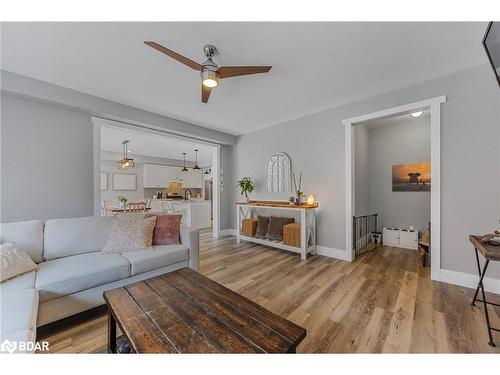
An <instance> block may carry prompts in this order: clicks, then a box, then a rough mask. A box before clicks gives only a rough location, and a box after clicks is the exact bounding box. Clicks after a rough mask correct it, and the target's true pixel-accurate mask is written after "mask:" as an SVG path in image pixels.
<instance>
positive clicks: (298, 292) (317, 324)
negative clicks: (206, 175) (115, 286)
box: [38, 231, 500, 353]
mask: <svg viewBox="0 0 500 375" xmlns="http://www.w3.org/2000/svg"><path fill="white" fill-rule="evenodd" d="M200 245H201V246H200V272H201V273H202V274H204V275H206V276H208V277H209V278H211V279H213V280H215V281H217V282H219V283H221V284H222V285H224V286H226V287H228V288H230V289H232V290H234V291H236V292H238V293H240V294H242V295H243V296H245V297H247V298H250V299H251V300H253V301H255V302H257V303H259V304H260V305H262V306H264V307H266V308H267V309H269V310H271V311H272V312H274V313H276V314H278V315H280V316H283V317H286V318H287V319H289V320H291V321H293V322H295V323H297V324H299V325H302V326H303V327H304V328H306V329H307V337H306V338H305V339H304V341H303V342H302V343H301V344H300V345H299V347H298V352H299V353H448V352H452V353H500V348H498V347H497V348H492V347H490V346H489V345H488V344H487V341H488V338H487V332H486V326H485V322H484V313H483V310H482V307H479V306H478V307H472V306H471V305H470V301H471V298H472V295H473V292H474V291H473V290H472V289H467V288H461V287H457V286H453V285H450V284H445V283H437V282H432V281H431V280H430V268H423V267H422V266H421V263H422V262H421V258H420V257H419V256H418V254H417V253H416V252H415V251H412V250H404V249H399V248H392V247H380V248H379V249H377V250H376V251H374V252H372V253H370V254H367V255H365V256H363V257H361V258H360V259H358V260H356V261H355V262H352V263H348V262H344V261H340V260H335V259H331V258H327V257H322V256H312V257H309V258H308V260H307V261H305V262H302V261H301V260H300V258H299V256H298V255H296V254H292V253H289V252H285V251H281V250H276V249H272V248H269V247H266V246H261V245H257V244H251V243H242V244H239V245H238V244H237V243H236V239H235V238H234V237H224V238H221V239H219V240H214V239H212V238H211V233H210V232H207V231H204V232H202V233H201V244H200ZM471 251H472V249H471ZM489 297H490V298H491V299H492V301H493V302H496V303H499V302H500V296H498V295H489ZM490 317H491V321H492V324H493V326H496V327H500V308H495V310H493V309H490ZM106 334H107V321H106V316H101V317H98V318H96V319H93V320H91V321H87V322H84V323H80V324H78V325H75V326H73V327H70V328H66V329H64V330H62V331H59V332H54V333H52V334H50V336H47V337H39V338H38V339H39V340H40V339H44V340H46V341H48V342H49V343H50V351H51V352H53V353H54V352H60V353H103V352H105V348H106V340H107V337H106ZM494 335H495V336H494V338H495V340H496V342H497V345H498V346H500V334H499V333H494Z"/></svg>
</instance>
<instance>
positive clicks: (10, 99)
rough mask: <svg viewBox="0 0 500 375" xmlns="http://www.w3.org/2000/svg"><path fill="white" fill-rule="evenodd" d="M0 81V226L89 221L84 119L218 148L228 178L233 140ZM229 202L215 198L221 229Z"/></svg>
mask: <svg viewBox="0 0 500 375" xmlns="http://www.w3.org/2000/svg"><path fill="white" fill-rule="evenodd" d="M1 78H2V87H1V94H2V95H1V100H2V103H1V109H2V115H1V116H2V117H1V120H2V122H1V129H0V131H1V146H2V150H1V155H2V160H1V167H2V172H1V173H2V176H1V177H2V181H1V188H2V191H1V204H2V206H1V210H0V211H1V212H0V217H1V221H2V222H11V221H19V220H30V219H42V220H43V219H49V218H64V217H77V216H88V215H93V213H94V198H93V195H94V176H93V163H94V155H93V124H92V122H91V116H98V117H102V118H107V119H111V120H121V121H125V122H128V123H131V124H137V125H153V126H155V127H159V128H163V129H165V131H168V132H171V133H175V134H182V135H186V136H189V137H191V138H193V139H203V140H212V141H214V142H217V143H220V144H222V147H221V166H222V167H223V168H224V173H225V175H226V176H227V179H228V180H229V181H231V179H232V171H231V168H232V161H231V160H225V159H224V158H231V157H232V146H231V144H233V143H235V142H236V137H235V136H233V135H230V134H226V133H223V132H219V131H215V130H211V129H207V128H203V127H200V126H197V125H193V124H189V123H186V122H183V121H178V120H175V119H171V118H168V117H165V116H160V115H157V114H155V113H151V112H147V111H143V110H140V109H137V108H133V107H129V106H126V105H123V104H120V103H115V102H111V101H109V100H105V99H102V98H98V97H95V96H92V95H87V94H84V93H81V92H78V91H74V90H70V89H67V88H64V87H61V86H56V85H52V84H50V83H47V82H42V81H39V80H35V79H32V78H29V77H24V76H21V75H17V74H14V73H10V72H6V71H4V70H2V71H1ZM229 185H231V183H229ZM98 194H100V192H98ZM99 196H100V195H99ZM228 196H231V191H225V192H223V193H222V194H221V217H222V219H221V229H227V228H229V225H230V220H229V217H230V213H229V210H230V208H231V204H230V203H229V200H230V199H229V198H228Z"/></svg>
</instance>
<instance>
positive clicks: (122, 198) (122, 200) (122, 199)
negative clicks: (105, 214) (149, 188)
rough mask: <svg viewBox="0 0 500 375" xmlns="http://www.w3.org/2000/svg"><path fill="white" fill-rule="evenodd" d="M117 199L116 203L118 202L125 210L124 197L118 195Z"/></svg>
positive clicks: (125, 200)
mask: <svg viewBox="0 0 500 375" xmlns="http://www.w3.org/2000/svg"><path fill="white" fill-rule="evenodd" d="M117 199H118V202H120V203H121V204H122V207H123V208H125V203H127V201H128V199H127V197H126V196H125V195H119V196H118V197H117Z"/></svg>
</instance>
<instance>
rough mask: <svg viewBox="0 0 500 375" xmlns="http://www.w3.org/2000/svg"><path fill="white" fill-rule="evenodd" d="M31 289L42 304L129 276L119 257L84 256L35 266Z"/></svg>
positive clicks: (94, 254)
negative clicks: (35, 272) (33, 283)
mask: <svg viewBox="0 0 500 375" xmlns="http://www.w3.org/2000/svg"><path fill="white" fill-rule="evenodd" d="M38 267H39V270H38V272H37V275H36V281H35V287H36V288H37V289H38V290H39V292H40V301H41V302H45V301H49V300H52V299H54V298H58V297H61V296H65V295H68V294H72V293H76V292H79V291H81V290H85V289H89V288H92V287H94V286H98V285H101V284H106V283H109V282H111V281H115V280H119V279H123V278H126V277H129V276H130V264H129V262H128V260H127V259H125V258H124V257H122V256H121V255H119V254H108V255H105V254H101V253H100V252H96V253H86V254H80V255H74V256H71V257H66V258H59V259H54V260H50V261H47V262H43V263H40V264H39V266H38Z"/></svg>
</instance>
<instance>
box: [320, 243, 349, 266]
mask: <svg viewBox="0 0 500 375" xmlns="http://www.w3.org/2000/svg"><path fill="white" fill-rule="evenodd" d="M316 253H317V254H318V255H322V256H325V257H329V258H335V259H340V260H346V261H348V262H350V261H351V257H350V253H349V251H346V250H342V249H335V248H333V247H328V246H321V245H317V246H316Z"/></svg>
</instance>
